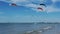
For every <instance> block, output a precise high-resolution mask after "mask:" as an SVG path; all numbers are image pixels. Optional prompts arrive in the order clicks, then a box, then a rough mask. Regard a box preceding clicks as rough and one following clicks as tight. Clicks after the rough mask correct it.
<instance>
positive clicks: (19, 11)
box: [0, 0, 60, 23]
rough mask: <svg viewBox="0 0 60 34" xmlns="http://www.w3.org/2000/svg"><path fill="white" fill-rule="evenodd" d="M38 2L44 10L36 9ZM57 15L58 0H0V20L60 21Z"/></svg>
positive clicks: (59, 10) (58, 11) (58, 9)
mask: <svg viewBox="0 0 60 34" xmlns="http://www.w3.org/2000/svg"><path fill="white" fill-rule="evenodd" d="M12 3H15V4H17V5H18V6H11V5H10V4H12ZM40 3H44V4H45V5H46V7H44V6H43V10H44V11H41V10H38V9H37V7H41V6H40V5H39V4H40ZM59 15H60V0H0V22H4V23H6V22H60V16H59Z"/></svg>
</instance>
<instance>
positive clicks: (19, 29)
mask: <svg viewBox="0 0 60 34" xmlns="http://www.w3.org/2000/svg"><path fill="white" fill-rule="evenodd" d="M46 26H53V29H52V30H50V31H46V32H44V33H43V34H45V33H46V34H47V33H51V34H55V33H57V32H60V24H43V23H42V24H34V23H0V34H24V33H25V32H26V31H32V30H40V29H42V28H44V27H46Z"/></svg>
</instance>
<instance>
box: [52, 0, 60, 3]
mask: <svg viewBox="0 0 60 34" xmlns="http://www.w3.org/2000/svg"><path fill="white" fill-rule="evenodd" d="M57 1H60V0H52V2H53V3H55V2H57Z"/></svg>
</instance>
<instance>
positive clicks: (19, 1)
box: [0, 0, 60, 12]
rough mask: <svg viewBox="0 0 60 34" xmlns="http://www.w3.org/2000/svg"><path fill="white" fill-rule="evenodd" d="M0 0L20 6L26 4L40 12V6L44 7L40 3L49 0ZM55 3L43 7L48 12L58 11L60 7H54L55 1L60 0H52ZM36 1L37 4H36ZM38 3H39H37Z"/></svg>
mask: <svg viewBox="0 0 60 34" xmlns="http://www.w3.org/2000/svg"><path fill="white" fill-rule="evenodd" d="M0 1H5V2H8V3H15V4H17V5H18V6H24V7H28V8H31V9H32V10H34V11H37V12H40V11H41V10H38V9H37V8H38V7H43V6H40V5H39V3H43V2H46V1H47V0H0ZM51 1H52V2H53V3H52V4H51V5H50V6H49V5H47V7H43V9H44V11H46V12H56V11H57V12H58V11H60V10H59V8H55V7H54V3H55V2H57V1H60V0H51ZM34 3H35V4H34ZM36 3H37V4H36Z"/></svg>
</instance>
